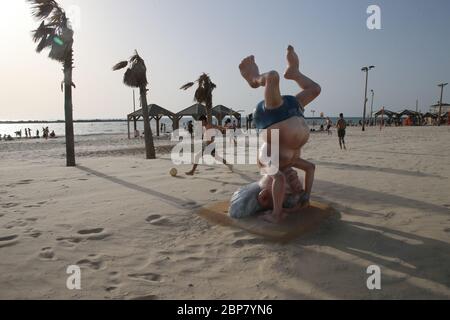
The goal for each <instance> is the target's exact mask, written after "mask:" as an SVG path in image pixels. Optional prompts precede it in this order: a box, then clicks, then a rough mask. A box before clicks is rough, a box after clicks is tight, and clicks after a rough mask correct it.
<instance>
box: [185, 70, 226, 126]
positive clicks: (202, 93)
mask: <svg viewBox="0 0 450 320" xmlns="http://www.w3.org/2000/svg"><path fill="white" fill-rule="evenodd" d="M195 83H198V87H197V90H196V91H195V95H194V101H197V102H198V103H200V104H202V103H204V104H205V105H206V113H207V118H208V123H210V124H211V123H212V107H213V103H212V92H213V91H214V89H215V88H216V87H217V86H216V85H215V84H214V83H213V82H212V81H211V78H210V77H209V76H208V75H207V74H206V73H203V74H202V75H201V76H200V77H199V78H198V79H197V81H195V82H189V83H186V84H185V85H184V86H182V87H181V88H180V89H181V90H187V89H189V88H190V87H192V86H193V85H194V84H195Z"/></svg>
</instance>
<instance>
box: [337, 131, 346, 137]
mask: <svg viewBox="0 0 450 320" xmlns="http://www.w3.org/2000/svg"><path fill="white" fill-rule="evenodd" d="M338 136H339V138H345V129H338Z"/></svg>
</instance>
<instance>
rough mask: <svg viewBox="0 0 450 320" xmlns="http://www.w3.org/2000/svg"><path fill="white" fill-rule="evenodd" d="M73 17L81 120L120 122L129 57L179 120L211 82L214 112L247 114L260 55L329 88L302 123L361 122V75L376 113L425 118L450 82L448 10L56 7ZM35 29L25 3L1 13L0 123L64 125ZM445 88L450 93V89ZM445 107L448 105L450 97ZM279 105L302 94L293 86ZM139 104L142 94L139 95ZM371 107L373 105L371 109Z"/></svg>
mask: <svg viewBox="0 0 450 320" xmlns="http://www.w3.org/2000/svg"><path fill="white" fill-rule="evenodd" d="M59 3H60V4H61V5H62V7H63V8H65V9H66V11H70V12H74V13H75V15H74V16H73V17H74V19H73V20H74V22H75V23H74V28H75V43H74V50H75V70H74V74H73V77H74V82H75V84H76V85H77V89H76V90H74V93H73V104H74V118H75V119H94V118H96V119H97V118H99V119H100V118H101V119H111V118H125V117H126V114H128V113H130V112H131V111H132V110H133V102H132V101H133V100H132V89H131V88H129V87H126V86H124V85H123V83H122V76H123V73H122V72H121V71H119V72H113V71H112V70H111V67H112V66H113V65H114V64H115V63H116V62H119V61H121V60H124V59H127V58H129V57H130V56H131V55H132V53H133V51H134V49H137V50H138V52H139V54H140V55H141V56H142V57H143V58H144V59H145V61H146V64H147V68H148V74H147V76H148V78H149V82H150V85H149V89H150V91H149V95H148V98H147V99H148V101H149V103H156V104H158V105H161V106H163V107H165V108H167V109H169V110H171V111H173V112H178V111H180V110H182V109H184V108H186V107H188V106H190V105H192V104H193V91H187V92H185V91H181V90H179V88H180V87H181V85H183V84H184V83H186V82H189V81H193V80H195V79H197V78H198V76H199V75H200V74H201V73H202V72H206V73H208V74H209V75H210V76H211V78H212V80H213V81H214V82H215V83H216V84H217V89H216V90H215V91H214V101H213V102H214V105H217V104H223V105H225V106H228V107H230V108H233V109H234V110H239V111H240V110H243V111H244V113H250V112H251V111H252V110H253V108H254V106H256V104H257V103H258V102H259V101H260V100H262V97H263V91H262V90H263V89H258V90H254V89H251V88H250V87H249V86H248V85H247V83H246V82H245V81H244V80H243V79H242V78H241V76H240V73H239V69H238V65H239V63H240V61H241V60H242V58H244V57H245V56H248V55H250V54H253V55H255V57H256V61H257V63H258V64H259V67H260V70H261V71H269V70H277V71H279V72H280V73H282V72H283V71H284V69H285V67H286V62H285V50H286V47H287V46H288V45H289V44H292V45H293V46H294V47H295V48H296V49H297V51H298V52H299V55H300V59H301V70H302V72H303V73H304V74H306V75H307V76H309V77H310V78H312V79H313V80H315V81H316V82H318V83H319V84H320V85H321V86H322V94H321V95H320V97H319V98H318V99H317V100H315V101H314V102H313V103H312V104H311V105H310V106H308V110H307V112H306V115H307V116H312V112H311V110H315V111H316V113H315V114H316V115H318V114H319V113H321V112H323V113H324V114H325V115H326V116H336V115H338V114H339V113H340V112H343V113H344V114H345V115H346V116H349V117H350V116H362V113H363V111H362V109H363V103H364V85H365V75H364V73H363V72H361V67H363V66H366V65H375V66H376V68H375V69H374V70H372V71H371V72H370V74H369V90H370V89H373V90H374V91H375V99H374V109H376V110H378V109H379V108H380V107H381V106H384V107H386V108H387V109H391V110H394V111H397V110H403V109H405V108H411V109H415V105H416V100H417V99H418V100H419V109H421V110H422V111H428V109H429V106H430V105H432V104H435V103H436V102H437V101H438V99H439V95H440V89H439V88H438V87H437V84H439V83H441V82H450V19H449V13H450V1H448V0H431V1H426V0H421V1H416V0H384V1H382V0H379V1H376V0H371V1H366V0H342V1H335V0H280V1H273V0H272V1H266V0H245V1H241V0H189V1H185V0H128V1H119V0H95V1H92V0H60V1H59ZM369 5H378V6H379V7H380V9H381V29H380V30H369V29H368V28H367V24H366V21H367V19H368V17H369V14H368V13H367V12H366V11H367V8H368V6H369ZM37 26H38V22H37V21H36V20H34V19H33V18H32V17H31V10H30V4H29V3H28V2H26V1H25V0H13V1H3V2H2V11H1V12H0V40H1V42H0V43H1V45H0V120H56V119H63V118H64V105H63V93H62V92H61V90H60V83H61V81H62V79H63V74H62V66H61V65H60V64H58V63H57V62H55V61H53V60H50V59H48V57H47V52H43V53H41V54H37V53H36V52H35V44H34V43H33V42H32V40H31V30H33V29H35V28H36V27H37ZM449 87H450V86H449ZM449 87H447V88H446V91H445V92H444V101H447V102H450V88H449ZM281 88H282V93H283V94H296V93H297V92H298V91H299V88H298V87H297V86H296V85H295V83H292V82H290V81H287V80H284V79H283V80H282V83H281ZM136 93H137V91H136ZM369 105H370V100H369Z"/></svg>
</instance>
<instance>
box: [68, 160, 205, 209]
mask: <svg viewBox="0 0 450 320" xmlns="http://www.w3.org/2000/svg"><path fill="white" fill-rule="evenodd" d="M77 168H78V169H79V170H81V171H84V172H86V173H89V174H92V175H94V176H96V177H98V178H101V179H105V180H107V181H109V182H112V183H115V184H118V185H121V186H123V187H125V188H128V189H131V190H134V191H139V192H142V193H145V194H148V195H150V196H153V197H156V198H159V199H160V200H161V201H163V202H165V203H167V204H169V205H171V206H175V207H177V208H180V209H196V208H198V207H199V205H198V204H197V203H196V202H195V201H193V200H190V199H180V198H177V197H174V196H171V195H168V194H165V193H162V192H159V191H156V190H153V189H150V188H146V187H142V186H139V185H137V184H134V183H131V182H128V181H125V180H122V179H119V178H116V177H112V176H108V175H107V174H104V173H102V172H99V171H96V170H93V169H90V168H87V167H84V166H77Z"/></svg>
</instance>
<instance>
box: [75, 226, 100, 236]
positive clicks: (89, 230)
mask: <svg viewBox="0 0 450 320" xmlns="http://www.w3.org/2000/svg"><path fill="white" fill-rule="evenodd" d="M100 232H103V228H94V229H84V230H80V231H78V234H82V235H86V234H95V233H100Z"/></svg>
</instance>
